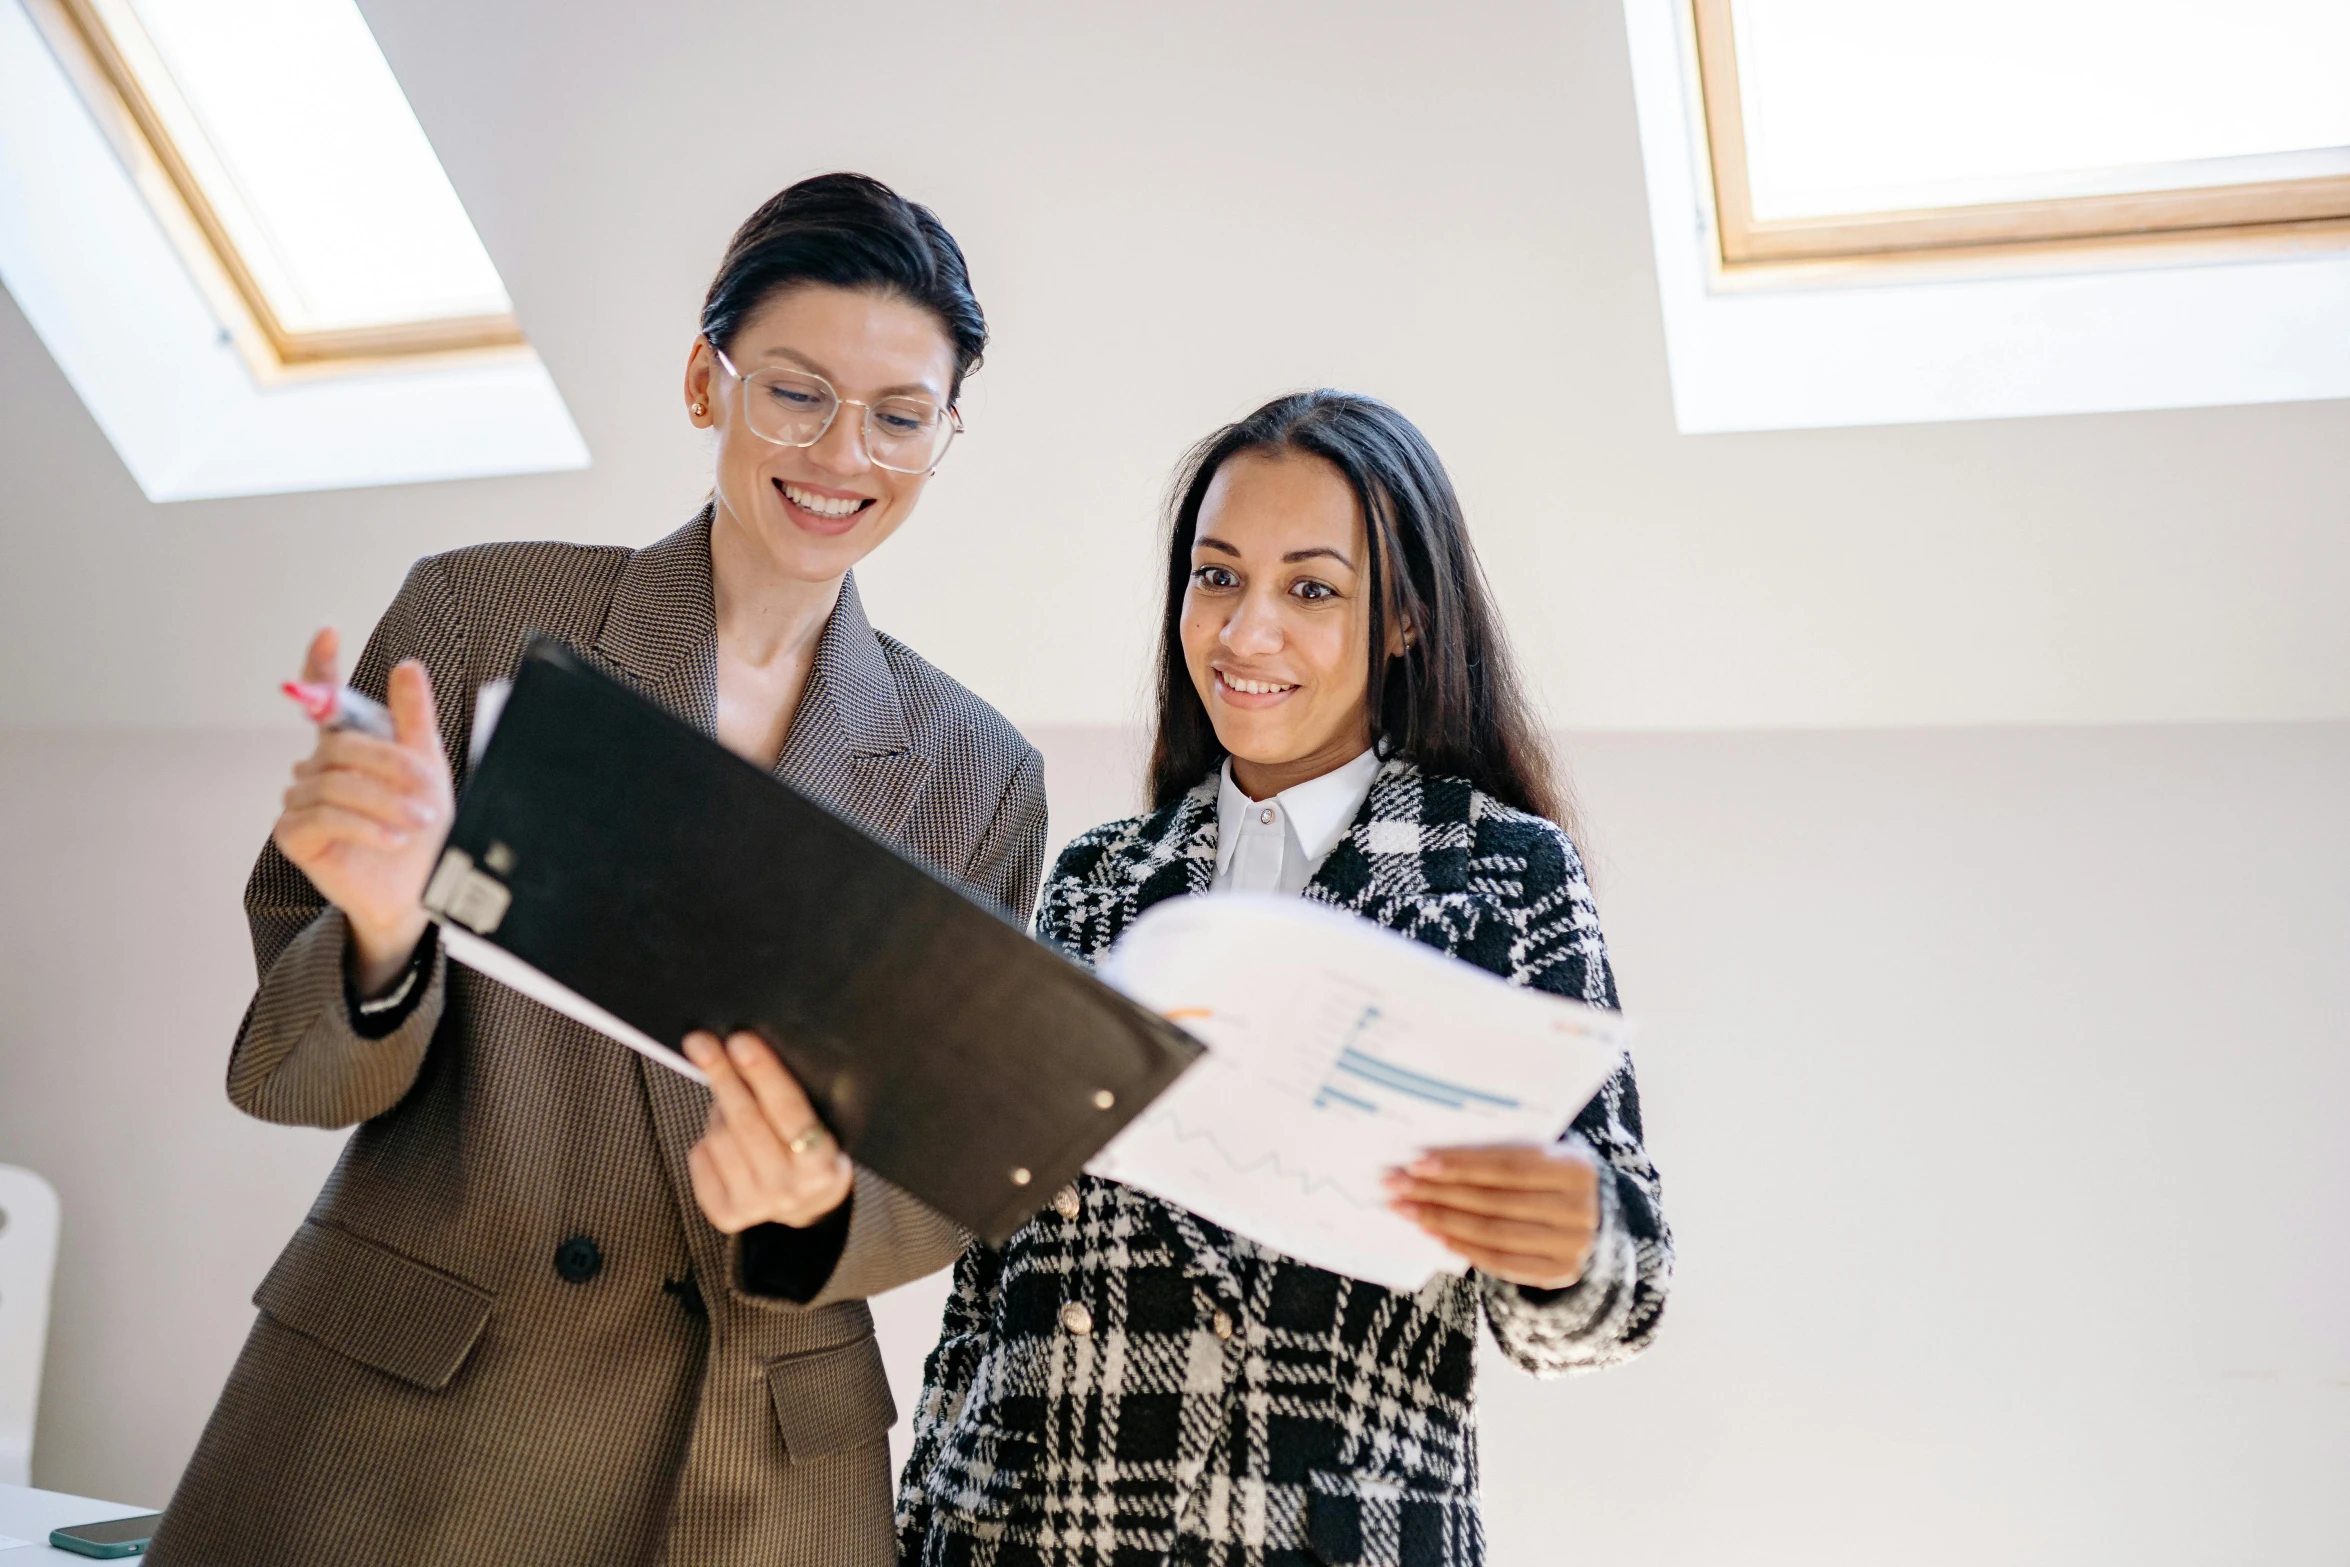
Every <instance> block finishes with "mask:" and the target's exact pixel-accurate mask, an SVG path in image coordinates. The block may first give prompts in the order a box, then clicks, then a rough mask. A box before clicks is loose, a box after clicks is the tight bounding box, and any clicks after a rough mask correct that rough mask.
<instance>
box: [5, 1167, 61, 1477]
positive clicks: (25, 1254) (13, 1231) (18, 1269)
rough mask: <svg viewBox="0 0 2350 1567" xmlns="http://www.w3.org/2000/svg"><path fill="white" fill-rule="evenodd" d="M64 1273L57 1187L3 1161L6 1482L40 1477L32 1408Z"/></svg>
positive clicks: (36, 1403) (37, 1403)
mask: <svg viewBox="0 0 2350 1567" xmlns="http://www.w3.org/2000/svg"><path fill="white" fill-rule="evenodd" d="M56 1272H57V1189H56V1188H55V1187H53V1186H51V1185H50V1184H49V1183H48V1182H47V1181H44V1180H42V1179H41V1178H40V1177H39V1176H37V1175H35V1174H34V1173H33V1172H32V1171H30V1170H20V1169H18V1168H17V1167H16V1166H15V1165H12V1164H0V1485H31V1484H32V1483H33V1413H34V1411H35V1410H36V1409H38V1408H39V1406H40V1402H41V1357H42V1355H43V1354H44V1353H45V1352H46V1350H47V1348H48V1344H49V1281H50V1279H51V1278H52V1277H54V1276H55V1274H56Z"/></svg>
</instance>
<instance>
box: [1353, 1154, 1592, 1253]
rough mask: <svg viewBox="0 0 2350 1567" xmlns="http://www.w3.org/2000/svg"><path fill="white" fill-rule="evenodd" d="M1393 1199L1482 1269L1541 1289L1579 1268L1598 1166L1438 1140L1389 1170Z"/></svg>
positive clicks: (1572, 1157)
mask: <svg viewBox="0 0 2350 1567" xmlns="http://www.w3.org/2000/svg"><path fill="white" fill-rule="evenodd" d="M1387 1191H1388V1195H1389V1198H1390V1201H1389V1202H1388V1205H1387V1206H1388V1207H1389V1208H1391V1209H1393V1210H1394V1211H1395V1212H1396V1213H1398V1214H1401V1215H1402V1216H1403V1217H1404V1218H1407V1219H1409V1220H1411V1221H1412V1222H1413V1223H1414V1224H1417V1225H1418V1226H1419V1227H1420V1228H1421V1229H1423V1230H1426V1231H1427V1232H1428V1233H1429V1234H1430V1235H1433V1236H1435V1237H1436V1238H1437V1239H1438V1240H1440V1241H1442V1242H1444V1244H1445V1245H1446V1246H1447V1247H1449V1248H1450V1249H1451V1250H1453V1251H1456V1252H1458V1253H1460V1254H1461V1255H1462V1256H1463V1257H1466V1258H1468V1259H1469V1262H1470V1264H1471V1265H1472V1266H1473V1267H1475V1268H1476V1269H1477V1270H1478V1271H1479V1272H1481V1273H1490V1274H1492V1275H1493V1276H1494V1277H1495V1278H1497V1279H1507V1280H1508V1281H1509V1282H1510V1283H1512V1284H1526V1285H1531V1286H1533V1287H1534V1288H1536V1289H1563V1288H1565V1287H1566V1286H1567V1285H1569V1284H1572V1283H1574V1282H1575V1281H1576V1280H1577V1279H1580V1278H1581V1277H1582V1276H1583V1269H1584V1268H1585V1267H1586V1266H1588V1265H1589V1263H1590V1261H1591V1248H1592V1245H1593V1243H1594V1241H1595V1240H1596V1238H1597V1237H1598V1234H1599V1170H1598V1168H1597V1167H1596V1166H1595V1165H1594V1164H1593V1163H1592V1161H1591V1159H1590V1158H1589V1156H1588V1155H1585V1154H1582V1153H1578V1152H1574V1151H1572V1150H1569V1151H1566V1152H1553V1151H1552V1150H1550V1149H1547V1148H1528V1147H1524V1146H1507V1147H1492V1148H1435V1149H1431V1150H1429V1151H1428V1152H1427V1153H1424V1154H1422V1155H1421V1156H1420V1157H1419V1158H1417V1159H1415V1160H1413V1161H1412V1162H1411V1163H1410V1164H1408V1165H1406V1166H1404V1167H1403V1168H1402V1169H1400V1170H1391V1171H1389V1172H1388V1175H1387Z"/></svg>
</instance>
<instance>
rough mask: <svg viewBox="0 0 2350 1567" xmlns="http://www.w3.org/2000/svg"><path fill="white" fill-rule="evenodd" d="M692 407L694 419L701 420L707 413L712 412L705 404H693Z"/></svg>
mask: <svg viewBox="0 0 2350 1567" xmlns="http://www.w3.org/2000/svg"><path fill="white" fill-rule="evenodd" d="M692 406H693V411H694V417H695V418H696V419H699V418H701V417H702V415H704V414H706V413H708V412H709V411H710V410H709V408H708V407H706V406H705V405H703V404H701V403H695V404H693V405H692Z"/></svg>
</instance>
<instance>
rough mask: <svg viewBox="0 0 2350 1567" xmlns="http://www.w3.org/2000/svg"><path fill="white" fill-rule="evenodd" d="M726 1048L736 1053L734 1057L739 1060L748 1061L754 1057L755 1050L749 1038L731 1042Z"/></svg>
mask: <svg viewBox="0 0 2350 1567" xmlns="http://www.w3.org/2000/svg"><path fill="white" fill-rule="evenodd" d="M726 1048H727V1049H728V1050H730V1051H732V1052H733V1053H734V1058H735V1059H736V1060H737V1061H748V1060H750V1059H752V1055H753V1052H752V1050H751V1042H750V1041H749V1040H747V1039H737V1040H735V1041H734V1042H733V1043H731V1044H729V1045H728V1046H727V1047H726Z"/></svg>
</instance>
